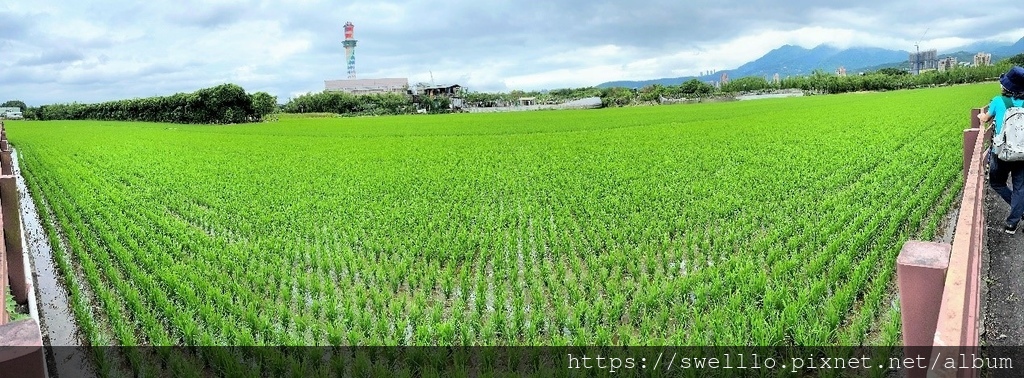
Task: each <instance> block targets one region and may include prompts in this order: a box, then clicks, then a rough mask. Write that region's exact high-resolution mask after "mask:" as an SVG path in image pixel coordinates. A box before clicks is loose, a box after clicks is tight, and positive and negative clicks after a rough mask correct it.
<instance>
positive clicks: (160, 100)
mask: <svg viewBox="0 0 1024 378" xmlns="http://www.w3.org/2000/svg"><path fill="white" fill-rule="evenodd" d="M8 102H9V103H15V104H20V105H22V106H24V103H23V102H21V101H17V100H15V101H8ZM276 107H277V97H274V96H272V95H270V94H269V93H266V92H256V93H252V94H249V93H246V92H245V89H242V87H240V86H238V85H235V84H222V85H218V86H215V87H210V88H204V89H200V90H197V91H195V92H192V93H177V94H174V95H170V96H157V97H148V98H134V99H128V100H117V101H107V102H101V103H95V104H81V103H77V102H76V103H64V104H52V105H43V106H40V107H38V108H31V107H27V106H26V107H25V110H24V113H25V118H30V119H38V120H86V119H90V120H103V121H143V122H170V123H194V124H229V123H245V122H260V121H262V120H263V119H264V118H265V117H266V116H267V115H269V114H271V113H273V112H274V111H275V110H276Z"/></svg>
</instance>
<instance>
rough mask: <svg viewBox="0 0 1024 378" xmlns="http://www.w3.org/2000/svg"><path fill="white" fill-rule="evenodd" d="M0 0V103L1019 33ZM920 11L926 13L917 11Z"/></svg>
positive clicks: (969, 23) (537, 9)
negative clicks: (351, 43) (348, 55)
mask: <svg viewBox="0 0 1024 378" xmlns="http://www.w3.org/2000/svg"><path fill="white" fill-rule="evenodd" d="M830 3H833V2H827V1H806V0H793V1H761V0H744V1H734V0H718V1H702V0H690V1H686V0H664V1H661V0H634V1H602V0H587V1H578V0H566V1H560V0H552V1H549V2H532V1H505V0H496V1H488V0H444V1H437V0H431V1H420V0H413V1H388V0H376V1H375V0H365V1H364V0H350V1H326V0H324V1H320V0H292V1H241V0H216V1H192V0H178V1H163V0H152V1H120V0H95V1H94V0H90V1H80V0H64V1H56V0H13V1H12V0H3V2H2V3H0V101H4V100H7V99H20V100H23V101H25V102H27V103H28V104H29V105H31V106H38V105H43V104H48V103H55V102H71V101H78V102H98V101H106V100H115V99H123V98H133V97H148V96H154V95H168V94H173V93H177V92H191V91H194V90H196V89H199V88H204V87H209V86H213V85H217V84H221V83H225V82H231V83H236V84H239V85H241V86H242V87H244V88H245V89H246V90H248V91H250V92H254V91H266V92H269V93H271V94H273V95H276V96H278V100H279V102H285V101H287V99H288V98H290V97H294V96H296V95H298V94H302V93H307V92H313V91H321V90H323V87H324V80H325V79H342V78H345V76H346V73H345V71H346V68H345V61H344V49H343V48H342V45H341V41H342V40H343V39H344V35H343V28H342V25H344V23H345V22H346V21H351V22H352V23H354V24H355V26H356V28H355V37H356V39H358V40H359V44H358V47H357V48H356V70H357V76H358V77H359V78H377V77H407V78H409V80H410V82H411V83H416V82H430V81H431V73H432V74H433V81H434V82H435V83H437V84H448V83H458V84H461V85H463V86H465V87H467V88H468V89H469V90H471V91H488V92H495V91H502V92H506V91H510V90H513V89H523V90H533V89H554V88H565V87H583V86H592V85H597V84H600V83H602V82H606V81H613V80H642V79H654V78H660V77H676V76H686V75H695V74H698V73H700V72H702V71H707V70H721V69H729V68H735V67H737V66H739V65H741V64H743V63H745V62H747V61H750V60H753V59H756V58H758V57H760V56H761V55H763V54H765V53H767V52H768V51H770V50H772V49H774V48H777V47H779V46H781V45H784V44H794V45H800V46H804V47H808V48H810V47H814V46H816V45H819V44H822V43H827V44H831V45H835V46H838V47H847V46H874V47H885V48H893V49H902V50H911V49H913V45H914V43H915V42H917V41H918V40H922V38H923V40H922V41H921V46H922V48H936V49H939V50H940V51H942V50H943V49H949V48H954V47H958V46H962V45H966V44H968V43H971V42H975V41H980V40H996V41H1004V42H1007V43H1012V42H1014V41H1016V40H1018V39H1020V38H1021V37H1024V23H1022V22H1021V21H1020V20H1022V19H1024V7H1021V6H1013V5H1010V4H1012V3H1013V2H1007V1H990V0H975V1H970V2H967V1H948V0H931V1H929V2H927V3H923V2H919V1H902V0H897V1H893V0H886V1H877V0H864V1H846V2H834V3H836V4H835V5H832V4H830ZM922 4H927V5H922Z"/></svg>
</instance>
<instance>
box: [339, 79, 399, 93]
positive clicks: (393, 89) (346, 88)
mask: <svg viewBox="0 0 1024 378" xmlns="http://www.w3.org/2000/svg"><path fill="white" fill-rule="evenodd" d="M408 89H409V79H407V78H383V79H347V80H325V81H324V90H325V91H328V92H346V93H351V94H356V95H363V94H371V93H398V94H406V91H407V90H408Z"/></svg>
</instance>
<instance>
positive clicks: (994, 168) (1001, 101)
mask: <svg viewBox="0 0 1024 378" xmlns="http://www.w3.org/2000/svg"><path fill="white" fill-rule="evenodd" d="M999 84H1000V85H1001V86H1002V89H1003V91H1002V93H1001V94H1000V95H999V96H996V97H994V98H993V99H992V101H991V102H989V104H988V112H985V113H981V114H978V119H979V120H981V122H982V123H988V122H989V121H995V130H993V131H994V132H993V135H999V133H1000V132H1001V131H1002V130H1003V115H1004V114H1005V113H1006V108H1007V106H1006V105H1007V103H1006V102H1007V100H1009V101H1010V103H1011V104H1012V106H1014V107H1024V68H1021V67H1018V66H1014V67H1013V68H1010V70H1009V71H1008V72H1006V73H1005V74H1003V75H1002V76H1001V77H1000V78H999ZM1008 178H1009V179H1010V180H1011V182H1012V185H1013V186H1012V189H1011V188H1009V187H1007V186H1006V180H1007V179H1008ZM988 180H989V185H990V186H991V187H992V189H993V190H995V191H996V193H998V194H999V197H1001V198H1002V199H1003V201H1006V203H1007V204H1009V205H1010V215H1009V216H1007V217H1006V224H1004V225H1003V231H1004V232H1006V233H1007V234H1011V235H1013V234H1014V233H1015V232H1017V226H1019V225H1020V221H1021V217H1022V216H1024V161H1004V160H1001V159H999V157H997V156H996V153H995V152H991V151H990V152H989V171H988Z"/></svg>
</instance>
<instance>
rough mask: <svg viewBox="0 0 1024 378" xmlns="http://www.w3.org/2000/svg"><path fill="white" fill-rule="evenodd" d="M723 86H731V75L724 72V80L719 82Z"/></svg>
mask: <svg viewBox="0 0 1024 378" xmlns="http://www.w3.org/2000/svg"><path fill="white" fill-rule="evenodd" d="M719 82H720V83H722V85H725V84H729V73H728V72H722V79H721V80H720V81H719Z"/></svg>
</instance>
